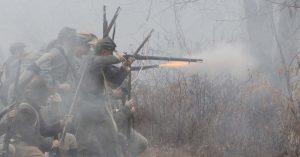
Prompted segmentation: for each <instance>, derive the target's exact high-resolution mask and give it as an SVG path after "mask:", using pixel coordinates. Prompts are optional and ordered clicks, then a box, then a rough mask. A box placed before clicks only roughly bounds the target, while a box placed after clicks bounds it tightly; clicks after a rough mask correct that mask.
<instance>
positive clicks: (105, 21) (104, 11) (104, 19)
mask: <svg viewBox="0 0 300 157" xmlns="http://www.w3.org/2000/svg"><path fill="white" fill-rule="evenodd" d="M106 30H107V18H106V6H105V5H104V6H103V35H104V34H105V31H106Z"/></svg>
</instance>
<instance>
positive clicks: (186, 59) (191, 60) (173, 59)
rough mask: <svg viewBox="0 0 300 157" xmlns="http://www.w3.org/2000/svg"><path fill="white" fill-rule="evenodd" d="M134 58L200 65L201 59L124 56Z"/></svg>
mask: <svg viewBox="0 0 300 157" xmlns="http://www.w3.org/2000/svg"><path fill="white" fill-rule="evenodd" d="M129 57H134V58H135V59H136V60H161V61H182V62H196V63H202V62H203V59H196V58H179V57H163V56H145V55H125V58H129Z"/></svg>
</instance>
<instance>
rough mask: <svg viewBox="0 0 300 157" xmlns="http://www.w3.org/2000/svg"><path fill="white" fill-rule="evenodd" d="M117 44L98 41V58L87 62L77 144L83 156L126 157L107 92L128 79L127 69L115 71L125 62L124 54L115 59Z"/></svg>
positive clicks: (96, 54)
mask: <svg viewBox="0 0 300 157" xmlns="http://www.w3.org/2000/svg"><path fill="white" fill-rule="evenodd" d="M115 47H116V45H115V43H114V42H113V41H112V39H110V38H109V37H106V38H103V39H101V40H99V41H98V43H97V45H96V47H95V54H94V55H89V56H87V58H86V63H87V64H86V66H87V68H86V71H85V72H86V73H85V77H84V80H83V82H82V88H81V93H82V94H81V97H80V98H81V102H80V103H79V105H78V107H77V109H78V112H79V118H78V125H79V126H78V132H77V140H78V146H79V154H80V155H81V156H88V157H96V156H97V157H98V156H102V157H111V156H114V157H122V156H123V155H122V152H121V148H120V146H119V144H118V137H117V127H116V125H115V122H114V119H113V117H112V113H111V108H110V107H109V106H108V104H107V96H106V89H107V88H116V87H118V86H119V85H120V84H121V83H122V82H123V80H124V79H125V77H126V76H127V72H128V71H127V70H126V69H127V68H126V67H125V66H122V67H121V68H112V66H111V65H112V64H116V63H120V62H121V61H124V57H123V54H120V53H118V54H116V55H115V56H114V55H113V51H114V50H115Z"/></svg>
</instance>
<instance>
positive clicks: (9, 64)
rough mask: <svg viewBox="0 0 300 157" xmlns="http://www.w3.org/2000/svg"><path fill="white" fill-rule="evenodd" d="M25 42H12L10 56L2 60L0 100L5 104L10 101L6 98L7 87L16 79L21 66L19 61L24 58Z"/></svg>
mask: <svg viewBox="0 0 300 157" xmlns="http://www.w3.org/2000/svg"><path fill="white" fill-rule="evenodd" d="M25 47H26V46H25V44H24V43H22V42H16V43H13V44H12V45H11V46H10V53H11V56H10V57H9V58H8V59H7V60H6V61H5V62H4V64H3V71H4V80H3V81H4V82H3V85H2V87H1V100H2V101H3V103H4V104H5V105H8V103H10V102H9V101H8V100H7V97H8V89H9V88H10V87H11V85H12V84H13V83H14V82H15V80H16V79H17V78H16V77H17V75H18V74H17V73H18V68H21V66H22V65H21V62H22V60H23V59H24V49H25Z"/></svg>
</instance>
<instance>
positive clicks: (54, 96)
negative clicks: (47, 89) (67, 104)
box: [49, 93, 62, 103]
mask: <svg viewBox="0 0 300 157" xmlns="http://www.w3.org/2000/svg"><path fill="white" fill-rule="evenodd" d="M49 99H50V101H51V102H52V103H60V102H62V98H61V96H60V95H59V94H58V93H54V94H52V95H50V97H49Z"/></svg>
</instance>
